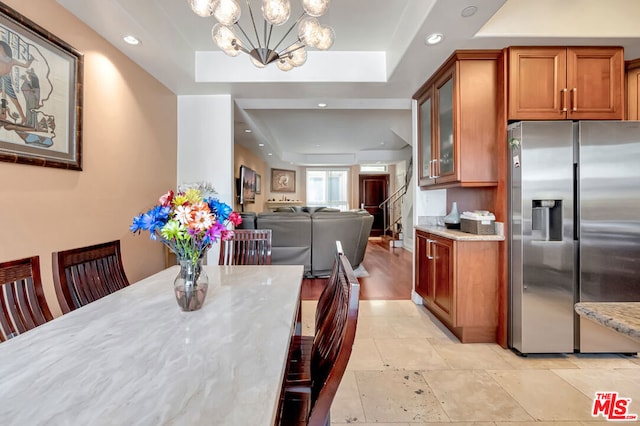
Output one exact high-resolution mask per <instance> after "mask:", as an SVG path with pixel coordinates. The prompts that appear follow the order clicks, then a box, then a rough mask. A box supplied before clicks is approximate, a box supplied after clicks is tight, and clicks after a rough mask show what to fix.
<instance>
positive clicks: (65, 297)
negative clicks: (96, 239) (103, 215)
mask: <svg viewBox="0 0 640 426" xmlns="http://www.w3.org/2000/svg"><path fill="white" fill-rule="evenodd" d="M52 257H53V259H52V260H53V281H54V284H55V287H56V296H57V297H58V302H59V303H60V308H61V309H62V312H63V313H68V312H70V311H72V310H74V309H77V308H79V307H81V306H84V305H86V304H89V303H91V302H94V301H96V300H98V299H100V298H102V297H104V296H107V295H109V294H111V293H113V292H115V291H118V290H120V289H122V288H125V287H127V286H128V285H129V280H128V279H127V276H126V274H125V272H124V268H123V266H122V255H121V252H120V241H119V240H116V241H111V242H108V243H103V244H96V245H92V246H87V247H80V248H76V249H71V250H65V251H59V252H54V253H53V254H52Z"/></svg>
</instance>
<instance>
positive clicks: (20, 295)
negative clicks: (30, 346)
mask: <svg viewBox="0 0 640 426" xmlns="http://www.w3.org/2000/svg"><path fill="white" fill-rule="evenodd" d="M0 286H1V292H0V306H1V309H2V314H1V315H0V341H5V340H7V339H10V338H12V337H15V336H17V335H18V334H21V333H24V332H25V331H27V330H31V329H32V328H35V327H37V326H39V325H42V324H44V323H45V322H47V321H51V320H52V319H53V315H51V311H50V310H49V306H48V305H47V301H46V299H45V296H44V291H43V289H42V280H41V276H40V259H39V258H38V257H37V256H34V257H27V258H24V259H18V260H13V261H9V262H3V263H0Z"/></svg>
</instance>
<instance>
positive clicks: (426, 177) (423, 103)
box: [418, 89, 435, 186]
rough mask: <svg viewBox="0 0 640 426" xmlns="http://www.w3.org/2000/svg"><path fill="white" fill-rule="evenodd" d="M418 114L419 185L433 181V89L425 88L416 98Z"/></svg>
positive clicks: (429, 183)
mask: <svg viewBox="0 0 640 426" xmlns="http://www.w3.org/2000/svg"><path fill="white" fill-rule="evenodd" d="M418 103H419V105H420V106H419V108H420V115H419V120H418V121H419V124H418V140H419V143H418V157H419V158H420V168H419V169H418V170H419V173H420V174H419V176H418V179H419V183H420V186H424V185H431V184H433V183H435V181H434V176H435V174H434V172H433V170H432V167H433V162H434V160H433V148H432V140H433V134H432V133H433V126H432V123H433V89H430V90H427V91H426V92H425V93H424V94H423V96H422V98H421V99H419V100H418Z"/></svg>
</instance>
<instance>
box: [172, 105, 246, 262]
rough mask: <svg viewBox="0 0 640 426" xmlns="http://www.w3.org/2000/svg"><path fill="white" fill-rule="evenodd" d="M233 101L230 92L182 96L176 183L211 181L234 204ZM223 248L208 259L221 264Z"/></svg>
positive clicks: (215, 248)
mask: <svg viewBox="0 0 640 426" xmlns="http://www.w3.org/2000/svg"><path fill="white" fill-rule="evenodd" d="M233 165H234V161H233V100H232V99H231V96H230V95H211V96H179V97H178V172H177V180H178V181H177V182H176V184H177V185H179V184H182V183H188V182H201V181H205V182H209V183H211V184H213V186H214V187H215V189H216V191H217V192H218V198H219V199H220V201H223V202H225V203H227V204H229V205H230V206H233V205H234V203H233V194H234V193H235V191H234V177H233ZM219 253H220V247H219V245H218V244H215V245H214V246H213V247H212V248H211V250H209V253H208V256H207V262H208V263H209V264H210V265H216V264H217V263H218V256H219Z"/></svg>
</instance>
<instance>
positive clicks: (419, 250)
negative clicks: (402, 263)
mask: <svg viewBox="0 0 640 426" xmlns="http://www.w3.org/2000/svg"><path fill="white" fill-rule="evenodd" d="M429 244H430V241H429V239H428V238H427V236H426V234H422V233H418V232H416V252H415V261H414V263H415V268H416V274H415V279H416V283H415V290H416V293H418V294H419V295H420V297H422V299H423V304H425V305H428V301H429V300H430V299H433V294H432V293H433V292H432V291H430V290H429V288H430V286H431V284H432V282H433V278H431V277H430V275H433V271H432V267H431V262H430V259H429V258H430V257H431V256H430V255H429Z"/></svg>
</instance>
